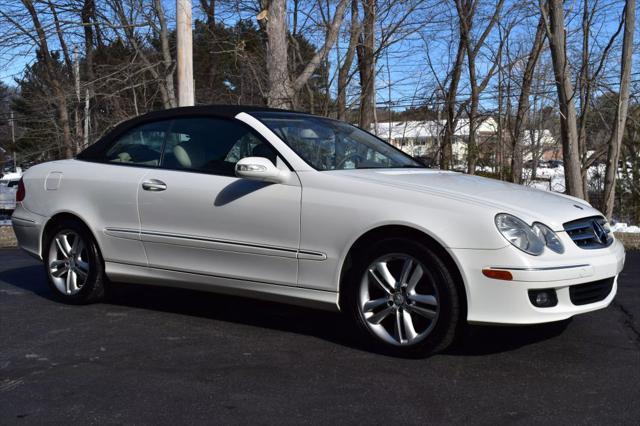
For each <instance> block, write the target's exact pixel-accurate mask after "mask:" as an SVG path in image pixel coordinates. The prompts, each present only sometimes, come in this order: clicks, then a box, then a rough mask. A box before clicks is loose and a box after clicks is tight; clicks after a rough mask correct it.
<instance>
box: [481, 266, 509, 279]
mask: <svg viewBox="0 0 640 426" xmlns="http://www.w3.org/2000/svg"><path fill="white" fill-rule="evenodd" d="M482 274H483V275H484V276H485V277H489V278H493V279H496V280H505V281H511V280H512V279H513V275H511V272H509V271H503V270H501V269H489V268H485V269H483V270H482Z"/></svg>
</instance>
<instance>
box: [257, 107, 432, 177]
mask: <svg viewBox="0 0 640 426" xmlns="http://www.w3.org/2000/svg"><path fill="white" fill-rule="evenodd" d="M249 115H251V116H252V117H254V118H255V119H257V120H258V121H260V123H262V124H263V125H264V126H266V127H267V128H268V129H269V131H271V132H272V133H273V134H275V135H276V136H277V137H278V138H279V139H281V140H282V142H284V143H285V144H286V145H287V146H288V147H289V148H290V149H291V150H292V151H293V152H294V153H295V154H296V155H297V156H298V157H299V158H300V159H301V160H302V161H304V162H305V164H307V165H308V166H309V167H311V168H312V169H313V170H316V171H318V172H337V171H345V170H347V171H349V170H376V169H380V170H393V169H408V168H411V169H427V168H428V167H427V166H425V165H424V164H422V163H421V162H420V161H418V160H416V159H415V158H413V157H412V156H410V155H409V154H407V153H406V152H404V151H402V150H401V149H399V148H397V147H395V146H393V145H392V144H390V143H389V142H387V141H385V140H384V139H382V138H380V137H378V136H376V135H374V134H373V133H371V132H369V131H367V130H364V129H362V128H360V127H358V126H356V125H353V124H351V123H347V122H346V121H342V120H337V119H335V118H330V117H321V116H318V115H313V114H307V113H303V112H295V111H282V112H280V111H277V112H274V111H252V112H250V113H249ZM268 116H278V117H282V118H287V116H290V117H291V118H294V119H295V118H307V119H313V120H318V121H333V122H337V123H340V124H341V125H348V126H351V127H354V128H356V129H358V130H360V131H362V132H364V133H366V134H367V135H368V136H371V137H372V138H374V139H376V140H377V141H379V142H381V143H383V144H384V145H386V146H387V147H389V148H391V150H392V151H395V152H396V153H398V154H400V155H401V156H402V157H404V158H406V159H407V160H409V162H411V163H413V164H407V165H404V166H398V167H356V168H353V169H319V168H317V167H316V166H315V165H313V163H311V162H310V161H309V160H308V159H306V158H305V157H304V155H302V154H301V153H300V152H299V151H298V150H297V149H296V148H295V147H294V146H292V145H290V144H289V142H288V141H287V140H286V139H284V138H282V137H280V135H278V134H277V133H276V132H275V131H274V130H273V129H272V128H271V126H270V125H269V124H268V123H267V122H265V121H264V120H263V118H266V117H268Z"/></svg>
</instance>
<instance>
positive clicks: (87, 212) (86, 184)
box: [46, 120, 171, 266]
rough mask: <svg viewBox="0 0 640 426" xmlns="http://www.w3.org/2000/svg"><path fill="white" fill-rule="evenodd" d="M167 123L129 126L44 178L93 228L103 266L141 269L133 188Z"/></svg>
mask: <svg viewBox="0 0 640 426" xmlns="http://www.w3.org/2000/svg"><path fill="white" fill-rule="evenodd" d="M170 124H171V122H170V121H166V120H165V121H154V122H147V123H143V124H140V125H137V126H134V127H132V128H130V129H128V130H126V131H123V132H122V133H121V134H118V135H116V136H115V137H114V138H113V140H112V141H110V142H109V143H108V144H107V145H106V146H104V147H103V149H102V150H101V151H100V152H99V153H97V154H94V155H88V154H87V153H84V154H81V155H79V156H78V159H80V160H84V161H77V162H75V163H74V164H73V167H70V168H68V169H67V170H66V171H65V172H64V176H63V175H62V173H52V174H50V175H49V177H48V178H47V181H46V182H47V183H46V189H47V190H48V191H49V190H58V186H60V190H61V191H62V190H63V191H67V193H68V194H69V193H70V194H71V195H67V198H68V199H69V200H70V201H69V206H75V207H74V209H76V210H77V211H78V212H80V213H82V216H83V217H85V219H86V220H88V222H89V223H90V225H91V226H92V227H95V229H94V231H95V235H96V236H97V238H98V240H99V243H100V247H101V249H102V254H103V256H104V259H105V261H106V262H118V263H128V264H134V265H141V266H146V265H147V257H146V255H145V252H144V246H143V244H142V242H141V240H140V234H139V233H140V219H139V212H138V188H139V186H140V182H141V181H142V178H143V177H144V175H145V174H146V173H147V171H148V170H149V169H151V168H155V167H158V166H159V164H160V158H161V155H162V147H163V144H164V140H165V138H166V134H167V131H168V129H169V125H170Z"/></svg>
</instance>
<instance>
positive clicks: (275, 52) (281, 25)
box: [266, 0, 348, 108]
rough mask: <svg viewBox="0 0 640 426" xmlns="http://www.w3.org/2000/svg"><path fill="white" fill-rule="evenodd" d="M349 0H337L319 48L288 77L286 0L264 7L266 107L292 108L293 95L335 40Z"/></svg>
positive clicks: (324, 56) (293, 104)
mask: <svg viewBox="0 0 640 426" xmlns="http://www.w3.org/2000/svg"><path fill="white" fill-rule="evenodd" d="M347 4H348V0H340V2H339V3H338V5H337V6H336V10H335V13H334V16H333V21H332V22H331V24H330V26H329V28H328V30H327V36H326V38H325V40H324V43H323V45H322V47H321V48H320V49H318V51H317V52H316V53H315V55H314V56H313V58H311V60H310V61H309V62H308V63H307V65H306V67H305V68H304V69H303V70H302V72H301V73H299V75H297V76H294V77H293V78H292V77H291V75H290V73H289V66H288V65H289V57H288V45H289V43H288V28H289V26H288V21H287V2H286V0H271V1H270V2H269V3H268V6H267V7H268V8H267V24H266V31H267V75H268V77H267V78H268V87H269V88H268V99H267V102H268V104H269V106H272V107H276V108H293V107H294V106H295V95H296V93H297V92H299V91H300V90H301V89H302V88H303V87H304V86H305V84H306V83H307V81H308V80H309V78H310V77H311V76H312V75H313V73H314V72H315V70H316V69H317V68H318V66H319V65H320V63H321V62H322V61H323V60H324V59H325V58H326V56H327V54H328V53H329V50H330V49H331V47H332V46H333V44H334V43H335V42H336V39H337V37H338V32H339V30H340V25H341V24H342V20H343V18H344V12H345V9H346V7H347Z"/></svg>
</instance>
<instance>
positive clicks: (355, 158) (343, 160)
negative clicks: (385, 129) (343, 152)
mask: <svg viewBox="0 0 640 426" xmlns="http://www.w3.org/2000/svg"><path fill="white" fill-rule="evenodd" d="M351 159H353V160H358V159H359V160H364V157H363V156H362V155H360V154H358V153H357V152H354V153H353V154H350V155H348V156H347V157H344V158H343V159H342V160H340V162H339V163H336V170H339V169H342V166H344V163H346V162H347V161H349V160H351Z"/></svg>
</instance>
